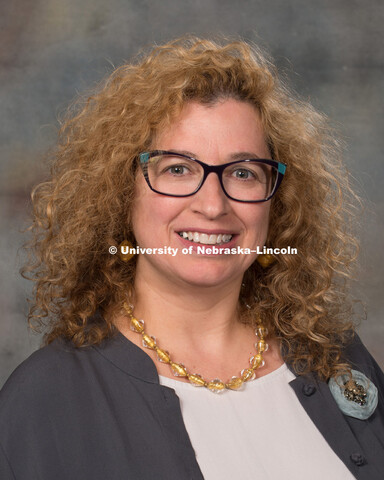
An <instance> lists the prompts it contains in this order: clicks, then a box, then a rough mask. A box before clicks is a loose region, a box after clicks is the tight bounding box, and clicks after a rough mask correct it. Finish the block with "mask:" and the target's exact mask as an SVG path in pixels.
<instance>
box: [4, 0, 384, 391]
mask: <svg viewBox="0 0 384 480" xmlns="http://www.w3.org/2000/svg"><path fill="white" fill-rule="evenodd" d="M0 25H1V29H0V35H1V38H0V40H1V41H0V64H1V67H0V68H1V70H0V82H1V92H0V94H1V97H0V101H1V120H0V121H1V125H0V136H1V163H0V172H1V180H0V181H1V190H0V192H1V219H2V223H1V245H0V265H1V281H2V283H1V285H0V287H1V288H0V299H1V320H0V322H1V323H0V335H1V338H0V385H2V384H3V382H4V381H5V379H6V378H7V376H8V375H9V374H10V373H11V371H12V370H13V369H14V368H15V367H16V366H17V365H18V364H19V363H20V362H21V361H22V360H23V359H24V358H26V357H27V356H28V355H29V354H30V353H31V352H32V351H33V350H35V349H36V348H38V345H39V341H40V339H39V337H37V336H36V335H32V334H31V333H30V332H28V330H27V325H26V312H27V303H26V297H27V296H28V294H29V293H30V289H31V286H30V285H29V282H27V281H25V280H23V279H22V278H21V277H20V275H19V273H18V270H19V268H20V263H21V258H20V257H19V258H18V256H17V255H18V249H19V247H20V246H21V244H22V242H23V235H22V234H21V233H20V230H21V229H22V228H23V227H25V225H26V218H27V211H28V209H29V206H30V203H29V192H30V190H31V187H32V185H33V184H35V183H37V182H39V181H41V180H42V179H43V178H44V175H45V171H44V169H43V167H42V153H43V152H44V151H45V150H46V149H47V148H48V147H49V145H52V143H53V142H54V140H55V135H56V130H57V120H56V119H57V116H58V113H59V112H60V111H62V110H63V108H64V107H65V105H66V104H67V103H68V102H69V101H70V100H71V99H72V98H73V97H74V96H75V95H76V93H77V92H78V91H83V90H84V89H85V88H86V87H89V86H90V85H93V84H94V83H95V82H97V81H99V80H101V79H102V78H103V77H104V76H105V75H106V74H107V73H108V72H110V71H111V70H112V68H113V66H118V65H120V64H121V63H123V62H124V60H128V59H129V58H130V57H131V55H132V54H134V53H136V52H137V51H138V49H139V48H141V47H143V46H145V45H148V44H152V43H153V42H157V43H161V42H163V41H165V40H168V39H171V38H174V37H177V36H180V35H182V34H185V33H194V34H196V35H199V36H212V35H216V34H225V35H236V36H241V37H242V38H244V39H246V40H250V41H253V42H256V43H259V44H261V45H262V46H264V47H267V49H268V50H269V51H270V53H271V54H272V55H273V56H274V58H275V60H276V62H277V64H278V66H279V67H280V68H282V69H284V70H285V72H286V75H287V77H288V79H289V81H290V83H291V85H293V87H294V88H295V89H296V90H297V91H299V92H300V93H301V94H302V95H303V96H304V97H305V98H308V99H310V100H311V101H312V103H313V104H314V105H315V106H316V107H317V108H319V109H320V110H322V111H324V112H325V113H326V114H328V115H329V116H330V117H331V118H332V120H333V122H334V124H335V125H336V126H337V127H338V128H339V130H340V132H341V134H342V136H343V139H344V141H345V142H346V144H347V150H346V158H347V163H348V166H349V169H350V171H351V172H352V174H353V176H354V178H355V179H356V186H357V188H358V190H359V192H360V194H361V195H362V196H363V197H364V198H365V201H366V210H365V212H364V214H363V215H362V218H361V220H362V227H363V228H362V255H361V268H360V272H359V277H358V281H357V282H356V284H355V287H354V288H355V293H356V294H357V295H358V297H359V298H361V299H362V300H363V301H364V302H365V304H366V308H367V314H368V320H367V321H363V322H362V325H361V327H360V333H361V336H362V338H363V339H364V341H365V343H366V344H367V346H368V348H369V349H370V351H371V352H372V353H373V355H374V356H375V357H376V358H377V360H378V361H379V363H380V364H381V365H382V366H383V365H384V350H383V347H382V345H383V340H384V327H383V320H382V319H383V314H384V291H383V267H384V261H383V256H382V253H383V233H384V221H383V217H384V215H383V202H384V195H383V189H382V185H383V180H384V163H383V152H384V132H383V106H384V95H383V92H384V75H383V74H384V71H383V67H384V65H383V59H384V29H383V25H384V2H382V0H365V1H363V0H322V1H315V0H289V1H287V0H268V1H267V0H236V1H233V0H232V1H229V0H194V1H183V0H163V1H146V0H108V1H105V0H103V1H101V0H33V1H30V0H13V1H9V2H4V1H3V2H1V5H0Z"/></svg>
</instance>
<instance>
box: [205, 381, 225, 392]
mask: <svg viewBox="0 0 384 480" xmlns="http://www.w3.org/2000/svg"><path fill="white" fill-rule="evenodd" d="M207 388H208V390H210V391H211V392H213V393H221V392H223V391H224V390H225V383H224V382H222V381H221V380H219V379H218V378H215V380H212V381H210V382H208V384H207Z"/></svg>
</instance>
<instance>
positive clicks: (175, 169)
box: [166, 165, 188, 175]
mask: <svg viewBox="0 0 384 480" xmlns="http://www.w3.org/2000/svg"><path fill="white" fill-rule="evenodd" d="M166 171H167V172H169V173H171V174H172V175H185V174H186V173H187V172H188V169H187V168H186V167H184V166H183V165H173V166H172V167H168V168H167V170H166Z"/></svg>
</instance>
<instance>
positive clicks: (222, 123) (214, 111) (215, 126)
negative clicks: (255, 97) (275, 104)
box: [153, 99, 269, 157]
mask: <svg viewBox="0 0 384 480" xmlns="http://www.w3.org/2000/svg"><path fill="white" fill-rule="evenodd" d="M153 148H156V149H161V150H172V149H177V150H182V151H189V152H192V153H194V154H195V155H197V156H199V155H200V156H201V155H223V156H227V155H229V154H231V155H232V156H233V154H236V153H238V152H253V153H254V154H255V155H257V156H258V157H266V156H267V155H268V156H269V151H268V147H267V143H266V140H265V134H264V129H263V126H262V122H261V119H260V114H259V112H258V110H257V109H256V108H255V107H254V106H253V105H251V104H249V103H247V102H242V101H239V100H234V99H228V100H222V101H218V102H217V103H215V104H214V105H204V104H201V103H198V102H188V103H186V104H185V105H184V107H183V109H182V111H181V112H180V114H179V115H178V116H177V117H176V118H174V119H173V120H172V121H171V122H170V124H169V125H168V126H166V127H165V128H163V129H162V130H161V131H160V132H159V133H158V134H157V135H156V137H155V139H154V142H153Z"/></svg>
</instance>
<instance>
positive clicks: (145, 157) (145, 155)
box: [140, 152, 149, 163]
mask: <svg viewBox="0 0 384 480" xmlns="http://www.w3.org/2000/svg"><path fill="white" fill-rule="evenodd" d="M148 160H149V153H147V152H145V153H140V163H148Z"/></svg>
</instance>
